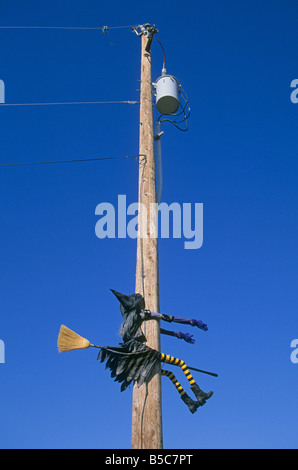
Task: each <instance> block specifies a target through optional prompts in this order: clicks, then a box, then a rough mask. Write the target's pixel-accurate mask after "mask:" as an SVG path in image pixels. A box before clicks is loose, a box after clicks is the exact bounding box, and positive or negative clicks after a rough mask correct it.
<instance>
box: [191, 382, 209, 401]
mask: <svg viewBox="0 0 298 470" xmlns="http://www.w3.org/2000/svg"><path fill="white" fill-rule="evenodd" d="M191 389H192V391H193V393H194V394H195V396H196V398H197V400H198V401H199V402H200V403H201V405H205V403H206V400H208V399H209V398H211V397H212V395H213V392H208V393H206V392H203V390H201V389H200V387H199V386H198V384H196V383H194V384H193V385H192V386H191Z"/></svg>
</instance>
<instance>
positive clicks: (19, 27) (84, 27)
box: [0, 25, 136, 30]
mask: <svg viewBox="0 0 298 470" xmlns="http://www.w3.org/2000/svg"><path fill="white" fill-rule="evenodd" d="M135 26H136V25H130V26H109V27H108V26H0V29H74V30H75V29H77V30H92V29H93V30H102V29H103V28H105V29H124V28H134V27H135Z"/></svg>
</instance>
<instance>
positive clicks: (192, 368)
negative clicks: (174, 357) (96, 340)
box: [90, 343, 218, 377]
mask: <svg viewBox="0 0 298 470" xmlns="http://www.w3.org/2000/svg"><path fill="white" fill-rule="evenodd" d="M90 346H93V348H98V349H105V347H104V346H97V345H96V344H91V343H90ZM187 368H188V369H190V370H195V371H196V372H202V373H203V374H208V375H212V376H213V377H218V374H216V373H215V372H209V371H207V370H202V369H196V368H195V367H189V366H187Z"/></svg>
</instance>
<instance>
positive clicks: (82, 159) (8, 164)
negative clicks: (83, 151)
mask: <svg viewBox="0 0 298 470" xmlns="http://www.w3.org/2000/svg"><path fill="white" fill-rule="evenodd" d="M139 157H143V162H144V164H145V163H146V161H147V157H146V155H145V154H138V155H121V156H119V157H98V158H79V159H71V160H53V161H47V162H42V161H40V162H20V163H0V166H21V165H49V164H55V163H77V162H94V161H99V160H119V159H120V158H139Z"/></svg>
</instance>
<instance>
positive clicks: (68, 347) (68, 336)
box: [57, 325, 93, 352]
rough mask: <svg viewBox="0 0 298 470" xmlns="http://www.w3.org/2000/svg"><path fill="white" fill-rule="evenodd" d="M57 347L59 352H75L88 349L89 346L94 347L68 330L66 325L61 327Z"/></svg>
mask: <svg viewBox="0 0 298 470" xmlns="http://www.w3.org/2000/svg"><path fill="white" fill-rule="evenodd" d="M57 346H58V349H59V352H65V351H73V350H74V349H86V348H89V346H93V345H92V344H91V343H90V342H89V341H88V339H86V338H83V336H80V335H78V334H77V333H75V332H74V331H72V330H70V329H69V328H67V326H65V325H61V327H60V331H59V335H58V341H57Z"/></svg>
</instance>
